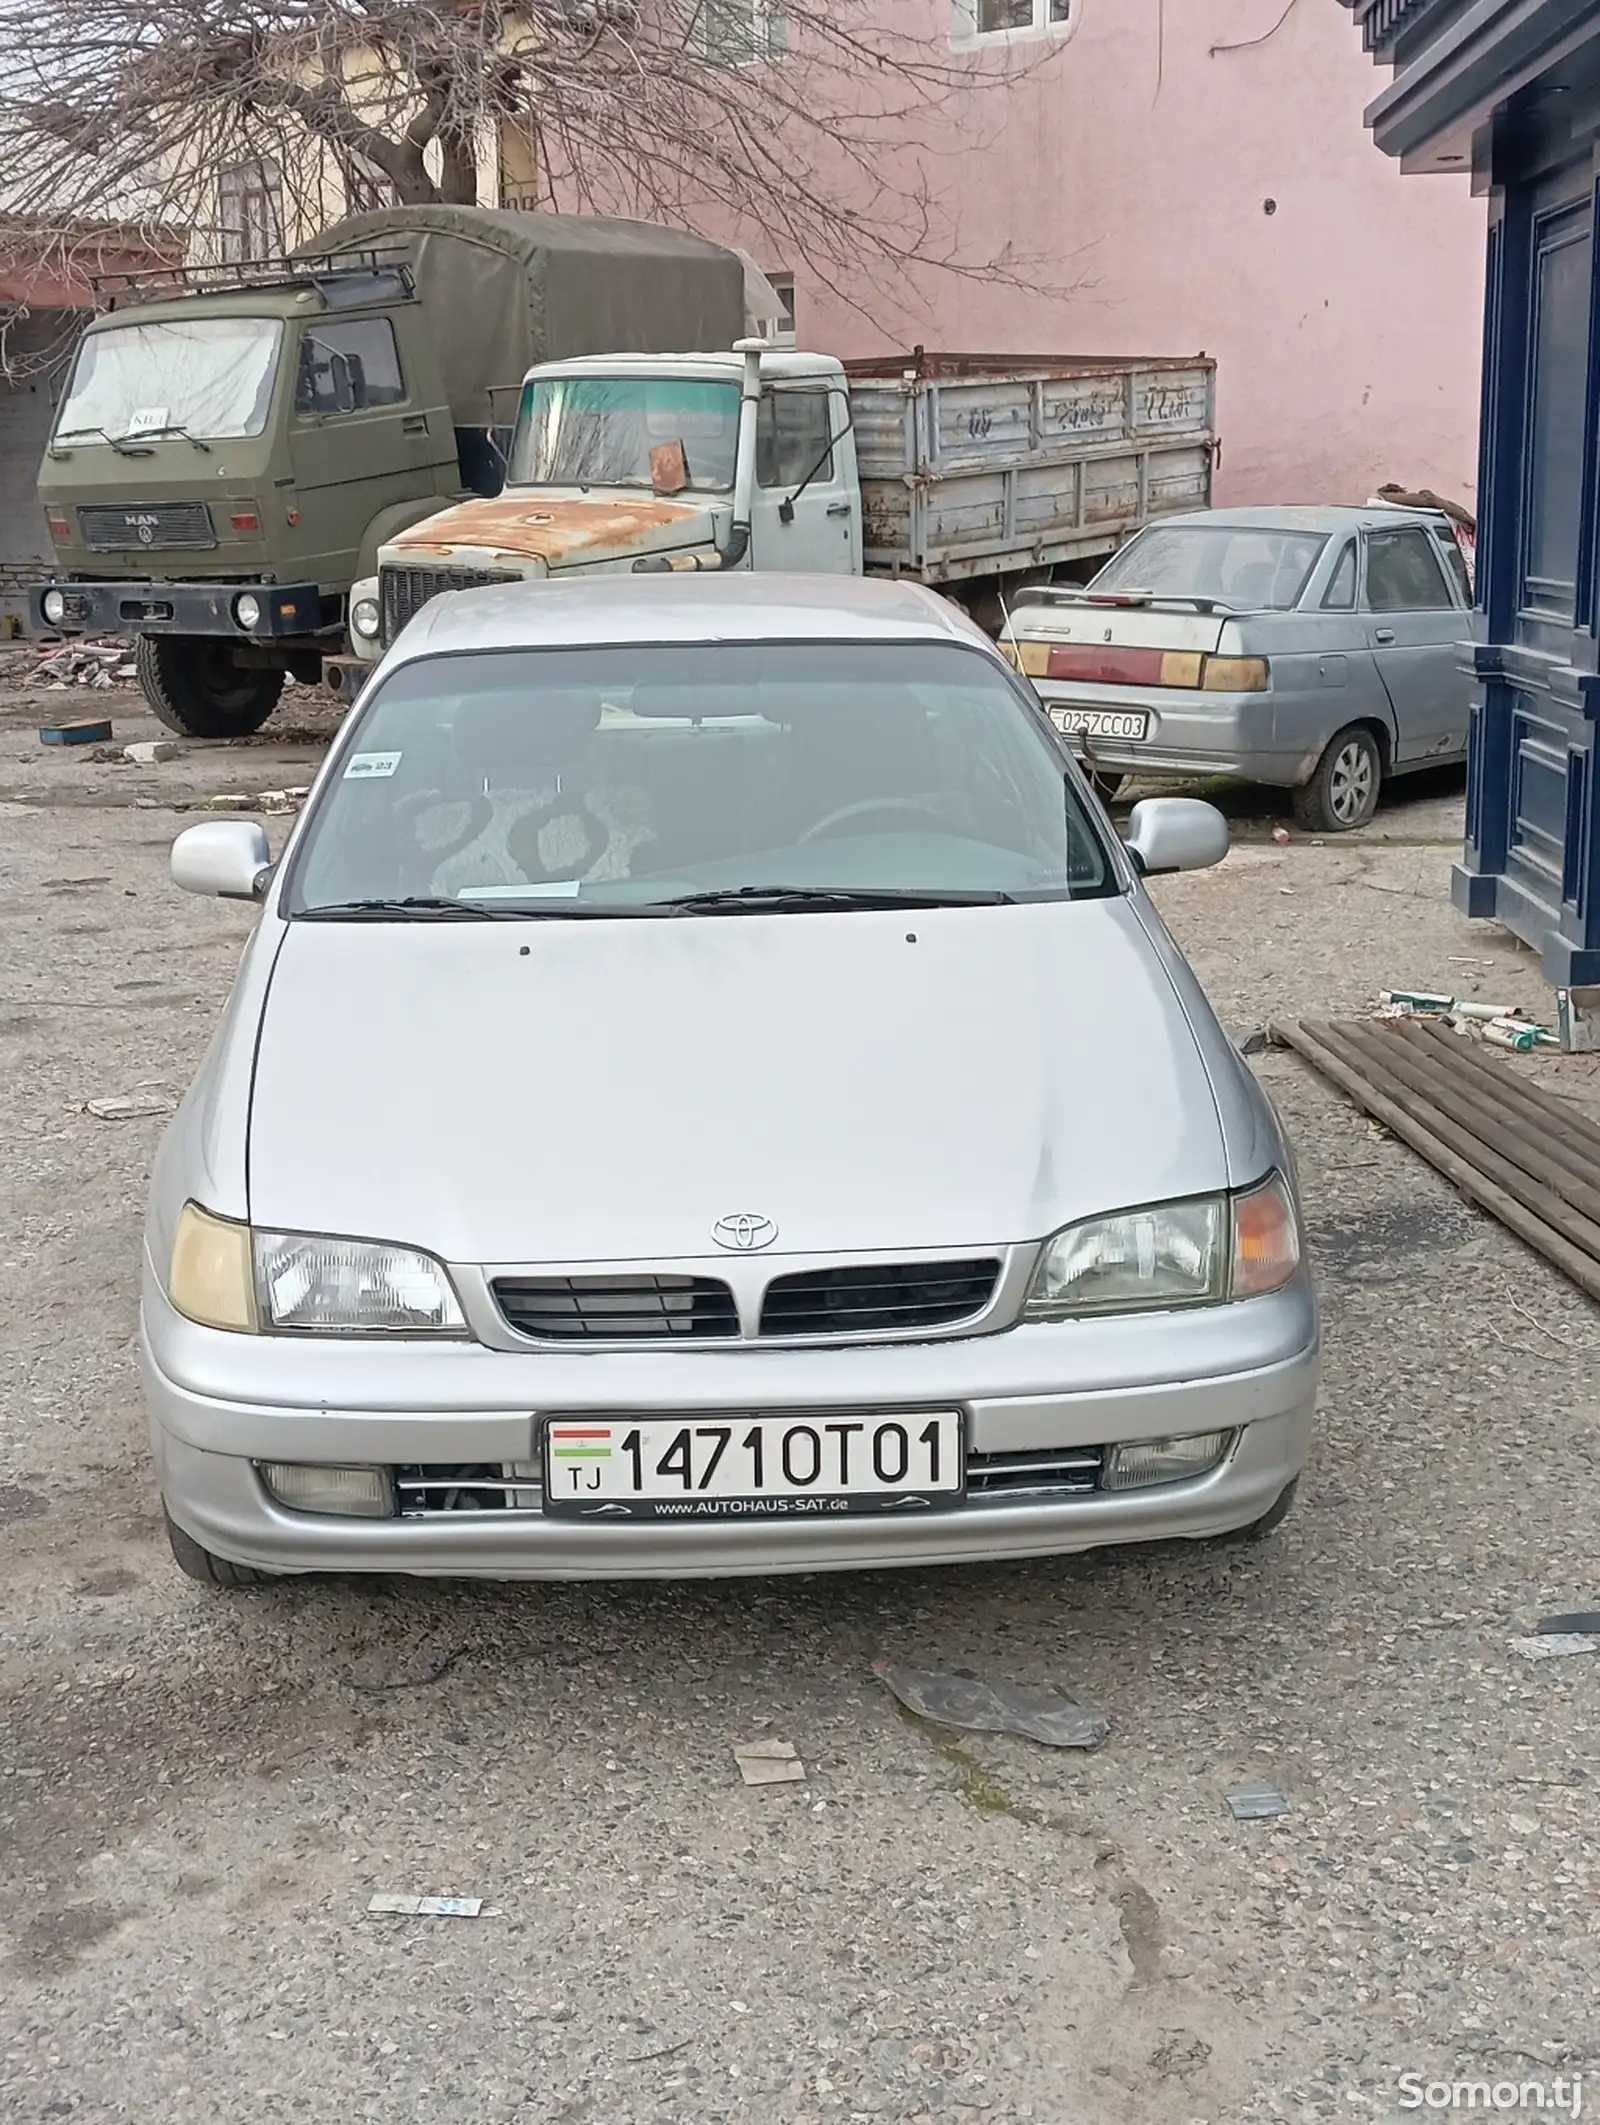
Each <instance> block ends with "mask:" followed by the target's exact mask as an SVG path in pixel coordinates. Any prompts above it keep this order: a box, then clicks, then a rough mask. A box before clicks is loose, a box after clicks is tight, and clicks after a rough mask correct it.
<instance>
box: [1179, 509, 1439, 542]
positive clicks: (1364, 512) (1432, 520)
mask: <svg viewBox="0 0 1600 2125" xmlns="http://www.w3.org/2000/svg"><path fill="white" fill-rule="evenodd" d="M1448 522H1449V519H1448V518H1447V517H1446V516H1445V514H1444V512H1443V510H1440V509H1413V508H1410V507H1399V508H1395V507H1391V506H1390V505H1389V504H1387V503H1377V504H1374V505H1373V506H1372V507H1370V508H1368V507H1357V506H1355V505H1354V504H1351V503H1345V502H1306V503H1302V504H1298V505H1290V506H1287V507H1280V508H1275V509H1251V508H1239V509H1186V510H1184V511H1182V512H1181V513H1180V514H1179V515H1177V516H1163V517H1157V518H1156V519H1155V520H1154V522H1153V524H1149V525H1146V526H1145V527H1144V528H1145V529H1146V530H1153V529H1157V528H1160V527H1163V526H1166V525H1169V524H1178V525H1189V524H1211V525H1220V526H1221V527H1222V528H1223V529H1224V530H1232V531H1314V532H1321V533H1323V534H1324V535H1326V534H1328V533H1330V532H1335V531H1358V530H1362V529H1366V530H1376V531H1392V530H1393V529H1394V527H1395V526H1396V525H1397V524H1408V523H1409V524H1434V525H1438V524H1444V523H1448Z"/></svg>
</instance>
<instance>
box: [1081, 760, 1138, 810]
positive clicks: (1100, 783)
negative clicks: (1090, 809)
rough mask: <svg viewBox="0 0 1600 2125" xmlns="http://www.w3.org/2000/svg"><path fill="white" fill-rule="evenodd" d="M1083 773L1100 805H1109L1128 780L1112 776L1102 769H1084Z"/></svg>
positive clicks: (1109, 771)
mask: <svg viewBox="0 0 1600 2125" xmlns="http://www.w3.org/2000/svg"><path fill="white" fill-rule="evenodd" d="M1084 773H1085V774H1086V775H1087V776H1088V778H1089V787H1090V789H1092V790H1093V791H1094V793H1095V795H1096V796H1097V797H1098V798H1099V799H1100V802H1101V803H1102V804H1110V803H1111V802H1112V801H1113V800H1114V799H1115V797H1116V796H1117V794H1118V792H1119V791H1120V790H1121V788H1122V785H1123V784H1124V783H1125V782H1126V781H1127V779H1128V778H1127V776H1126V775H1116V774H1113V773H1112V772H1111V770H1110V769H1109V768H1104V767H1086V768H1085V769H1084Z"/></svg>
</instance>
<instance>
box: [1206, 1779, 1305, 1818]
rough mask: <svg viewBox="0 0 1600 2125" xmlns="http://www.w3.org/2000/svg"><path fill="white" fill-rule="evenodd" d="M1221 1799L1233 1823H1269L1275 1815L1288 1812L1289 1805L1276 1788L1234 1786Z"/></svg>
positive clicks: (1267, 1786) (1266, 1786)
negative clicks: (1226, 1804)
mask: <svg viewBox="0 0 1600 2125" xmlns="http://www.w3.org/2000/svg"><path fill="white" fill-rule="evenodd" d="M1222 1797H1223V1799H1224V1800H1225V1801H1226V1802H1227V1803H1228V1813H1229V1814H1230V1815H1231V1816H1232V1817H1233V1819H1234V1821H1235V1822H1270V1821H1271V1820H1272V1818H1273V1817H1274V1816H1275V1815H1287V1814H1288V1812H1289V1803H1288V1801H1287V1800H1286V1799H1285V1797H1284V1796H1283V1794H1282V1793H1280V1792H1279V1790H1278V1788H1277V1787H1276V1786H1269V1785H1250V1786H1234V1787H1232V1788H1231V1789H1230V1790H1229V1791H1228V1792H1227V1793H1225V1794H1224V1795H1223V1796H1222Z"/></svg>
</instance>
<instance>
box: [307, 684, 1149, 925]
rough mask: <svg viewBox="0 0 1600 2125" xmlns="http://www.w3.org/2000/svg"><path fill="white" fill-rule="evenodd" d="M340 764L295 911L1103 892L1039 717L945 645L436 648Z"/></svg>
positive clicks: (1104, 868)
mask: <svg viewBox="0 0 1600 2125" xmlns="http://www.w3.org/2000/svg"><path fill="white" fill-rule="evenodd" d="M341 759H342V766H341V767H340V768H339V769H338V771H337V772H336V773H335V775H334V776H333V778H332V779H331V780H330V781H329V782H328V783H327V784H326V785H325V786H324V788H323V790H322V792H321V793H320V795H319V798H318V800H317V802H316V804H315V805H314V806H313V808H312V811H311V814H310V816H309V818H308V819H307V822H306V827H305V831H304V833H303V836H302V838H301V842H300V847H299V851H298V854H297V856H296V859H295V863H294V869H293V873H292V876H291V878H290V880H289V885H288V889H287V893H286V898H285V909H286V912H287V913H289V914H291V915H311V914H315V913H316V912H317V911H318V910H328V911H332V910H338V911H340V912H346V913H348V912H363V911H364V912H368V913H372V912H382V913H385V914H389V913H393V914H396V915H400V914H404V913H406V912H410V913H413V914H416V915H417V916H419V918H420V916H421V915H422V914H423V913H424V912H426V913H428V914H430V915H433V916H437V915H439V914H441V913H469V912H478V913H485V912H491V911H492V912H496V913H500V914H511V913H514V912H517V911H519V910H523V911H526V912H529V913H536V914H547V915H557V914H574V915H581V914H603V913H610V914H626V913H640V912H654V911H661V910H663V909H664V908H666V907H667V906H669V905H671V904H682V903H685V902H689V903H691V911H693V907H694V906H697V905H704V906H707V907H718V906H726V905H729V904H730V903H737V902H738V901H740V900H741V899H743V900H744V901H745V902H746V903H747V904H748V905H750V906H752V907H753V906H755V905H757V904H758V903H759V898H760V896H763V895H771V894H774V893H778V894H783V893H788V894H790V895H792V896H793V905H794V906H796V907H797V908H800V907H815V906H822V905H826V904H828V902H829V901H830V900H831V901H832V903H833V904H834V905H838V904H840V903H841V901H846V902H847V901H848V900H849V898H850V897H852V896H859V897H861V898H862V899H864V900H868V901H870V900H871V899H872V898H873V897H874V896H876V897H877V901H878V904H880V905H881V904H883V902H884V900H885V899H888V900H889V901H891V902H892V901H893V899H894V898H895V897H896V896H902V897H904V896H913V897H914V896H925V897H926V898H928V899H930V900H932V901H936V902H937V901H942V900H953V901H961V900H974V901H997V900H1010V899H1017V900H1024V899H1026V900H1062V899H1069V898H1073V897H1078V896H1089V895H1094V894H1098V893H1106V892H1114V891H1116V890H1118V886H1117V884H1116V878H1115V873H1114V872H1113V871H1112V869H1111V866H1110V863H1109V861H1108V857H1107V852H1106V848H1105V845H1104V843H1103V842H1102V841H1101V839H1100V836H1099V834H1098V832H1097V830H1096V828H1095V827H1094V825H1093V824H1092V823H1091V821H1090V819H1089V816H1088V814H1087V812H1086V810H1085V807H1084V805H1083V804H1082V802H1081V801H1080V798H1079V794H1078V788H1077V785H1076V783H1075V780H1074V777H1073V772H1072V770H1071V769H1070V768H1069V767H1068V765H1067V763H1066V760H1065V758H1064V756H1063V754H1062V752H1061V751H1060V750H1059V748H1058V747H1057V745H1056V743H1055V741H1054V740H1053V739H1052V737H1051V735H1050V733H1049V730H1048V728H1047V727H1046V726H1045V724H1044V723H1043V720H1042V718H1041V717H1040V716H1039V714H1038V711H1037V709H1036V708H1034V707H1033V706H1032V705H1031V704H1030V703H1029V702H1028V700H1027V699H1026V697H1025V696H1024V695H1023V694H1022V693H1021V692H1020V690H1019V688H1018V686H1017V683H1016V682H1015V681H1013V680H1012V679H1011V677H1010V675H1009V674H1008V673H1006V672H1005V671H1004V670H1003V669H1002V668H1001V667H1000V666H998V665H997V664H996V662H995V661H994V660H993V659H992V658H991V657H989V656H988V655H986V654H985V653H984V652H983V651H981V650H978V649H970V650H969V649H964V648H960V647H957V646H955V645H947V644H942V643H905V642H895V643H815V642H805V643H784V642H764V643H712V644H695V645H682V644H674V645H669V646H664V647H663V646H648V647H637V646H627V647H615V646H610V647H603V648H600V647H597V648H583V649H549V650H511V651H492V652H480V653H476V654H458V655H451V656H442V657H434V658H428V659H424V660H419V661H418V662H416V663H412V664H405V665H401V666H400V667H399V669H398V670H396V671H395V672H393V673H392V674H391V675H390V676H389V677H388V678H387V679H386V680H384V681H383V682H382V683H381V684H380V685H379V686H378V688H377V689H376V691H375V692H374V694H373V695H372V697H371V699H370V700H369V701H368V702H367V703H366V704H365V706H364V707H363V709H362V711H361V716H360V721H359V725H358V727H357V729H356V730H355V732H354V734H353V737H352V741H351V743H350V747H349V749H348V750H347V751H346V752H344V753H343V754H342V755H341ZM373 902H380V903H382V904H383V905H382V908H381V909H378V910H375V909H373V908H371V907H370V905H369V906H368V907H367V908H366V909H365V910H363V909H362V906H361V904H362V903H369V904H370V903H373ZM398 902H406V903H410V904H411V905H410V907H409V909H407V908H399V907H396V905H395V904H396V903H398ZM418 903H422V904H424V905H421V906H419V905H418Z"/></svg>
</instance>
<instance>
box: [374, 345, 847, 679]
mask: <svg viewBox="0 0 1600 2125" xmlns="http://www.w3.org/2000/svg"><path fill="white" fill-rule="evenodd" d="M746 437H747V438H748V442H747V444H746V445H745V455H746V456H747V457H748V464H747V465H745V466H743V467H742V466H741V447H742V442H743V440H744V439H745V438H746ZM724 567H740V568H756V569H760V570H763V571H768V570H783V571H786V572H788V573H791V574H803V575H859V574H860V573H861V570H862V522H861V487H860V480H859V478H858V474H857V465H856V448H855V435H854V430H853V428H852V425H851V412H850V397H849V391H848V387H847V384H846V379H845V373H844V368H843V365H842V364H841V363H840V362H838V361H835V360H833V359H832V358H831V357H829V356H826V355H820V354H803V353H787V352H776V351H772V350H761V349H757V348H755V347H753V346H752V344H751V343H749V342H740V344H739V346H738V347H737V348H736V349H734V350H733V351H732V352H729V353H720V354H674V355H655V356H645V355H638V354H632V355H625V354H612V355H599V356H593V357H589V358H585V359H579V360H570V361H564V362H548V363H543V364H540V365H539V366H537V367H535V368H533V369H530V370H529V372H528V374H527V376H526V378H525V379H524V382H523V387H522V396H521V403H520V406H519V409H518V416H517V423H516V429H515V433H514V436H513V440H512V444H511V451H510V462H509V469H508V475H507V480H506V484H505V487H504V489H503V490H502V492H501V493H500V494H499V495H497V496H496V497H494V498H493V499H492V500H473V501H468V502H464V503H461V504H459V505H457V506H456V507H453V508H450V509H446V510H444V511H443V512H442V513H441V514H439V515H437V516H434V517H430V518H428V519H427V520H425V521H423V522H421V523H417V524H413V525H411V526H410V527H408V528H407V529H405V530H402V531H400V532H398V533H397V534H396V535H395V536H394V537H393V538H392V539H390V540H388V541H386V543H385V544H384V546H383V547H382V549H381V551H380V554H379V571H378V576H377V580H376V582H375V583H374V582H370V581H369V582H367V583H364V584H358V585H357V587H356V590H355V592H354V593H353V596H352V604H351V630H352V638H353V641H354V644H355V646H356V648H357V651H358V653H359V654H360V655H361V656H362V657H364V658H366V659H369V660H370V659H374V658H376V657H377V656H379V655H380V654H381V653H382V651H383V649H384V648H386V647H387V646H388V644H389V643H390V642H391V641H393V639H394V638H395V636H396V635H397V634H398V633H399V632H400V629H401V628H402V627H404V625H405V624H406V622H407V621H408V620H409V619H410V618H411V617H412V615H413V614H414V613H415V612H417V611H418V610H419V609H420V608H421V606H422V605H424V604H426V603H427V601H428V600H429V599H430V598H432V597H436V596H437V595H438V594H439V593H440V592H441V591H445V590H460V589H467V588H470V587H473V586H476V585H481V584H490V583H503V582H515V581H521V580H527V579H530V578H543V577H550V578H559V577H561V576H562V575H565V574H569V573H583V574H605V573H627V572H656V571H663V572H664V571H670V570H682V569H704V568H712V569H720V568H724Z"/></svg>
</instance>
